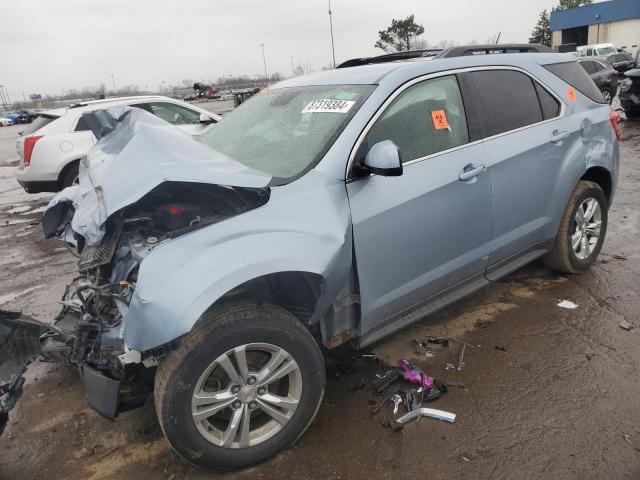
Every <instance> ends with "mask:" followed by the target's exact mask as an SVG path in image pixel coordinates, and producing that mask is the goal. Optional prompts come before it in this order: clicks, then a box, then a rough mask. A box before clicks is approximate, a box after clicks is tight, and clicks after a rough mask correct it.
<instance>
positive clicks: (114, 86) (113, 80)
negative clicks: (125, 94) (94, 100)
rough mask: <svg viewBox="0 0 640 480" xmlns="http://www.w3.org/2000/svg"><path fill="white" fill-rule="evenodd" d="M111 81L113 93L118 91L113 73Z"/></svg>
mask: <svg viewBox="0 0 640 480" xmlns="http://www.w3.org/2000/svg"><path fill="white" fill-rule="evenodd" d="M111 83H113V93H116V81H115V78H114V75H113V73H112V74H111Z"/></svg>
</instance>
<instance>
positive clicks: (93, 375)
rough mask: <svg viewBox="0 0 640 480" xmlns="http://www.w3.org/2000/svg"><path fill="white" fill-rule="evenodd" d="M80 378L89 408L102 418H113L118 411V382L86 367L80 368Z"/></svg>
mask: <svg viewBox="0 0 640 480" xmlns="http://www.w3.org/2000/svg"><path fill="white" fill-rule="evenodd" d="M80 376H81V377H82V381H83V382H84V387H85V390H86V392H87V402H89V406H90V407H91V408H93V409H94V410H95V411H96V412H98V413H99V414H100V415H102V416H103V417H107V418H115V416H116V415H117V414H118V411H119V410H120V409H119V406H120V382H119V381H118V380H113V379H111V378H109V377H107V376H106V375H105V374H103V373H102V372H100V371H99V370H96V369H94V368H91V367H90V366H88V365H82V366H81V367H80Z"/></svg>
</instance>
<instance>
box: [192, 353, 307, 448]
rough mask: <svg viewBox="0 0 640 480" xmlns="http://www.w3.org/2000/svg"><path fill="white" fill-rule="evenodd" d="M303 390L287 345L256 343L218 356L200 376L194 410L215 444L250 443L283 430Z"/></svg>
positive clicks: (200, 426)
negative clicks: (285, 346) (284, 346)
mask: <svg viewBox="0 0 640 480" xmlns="http://www.w3.org/2000/svg"><path fill="white" fill-rule="evenodd" d="M301 395H302V373H301V371H300V367H299V366H298V364H297V363H296V361H295V360H294V358H293V357H292V356H291V355H290V354H289V353H288V352H287V351H286V350H284V349H282V348H280V347H278V346H276V345H272V344H268V343H250V344H246V345H241V346H239V347H236V348H234V349H231V350H229V351H227V352H225V353H224V354H222V355H220V356H219V357H218V358H216V359H215V360H214V361H213V362H212V363H211V364H210V365H209V366H208V367H207V368H206V369H205V371H204V372H203V374H202V375H201V376H200V378H199V379H198V382H197V383H196V386H195V388H194V391H193V395H192V401H191V413H192V418H193V421H194V423H195V425H196V428H197V429H198V431H199V432H200V434H201V435H202V436H203V437H204V438H205V439H206V440H207V441H209V442H211V443H213V444H214V445H217V446H220V447H226V448H246V447H251V446H255V445H258V444H260V443H263V442H265V441H266V440H268V439H269V438H271V437H273V436H274V435H275V434H277V433H278V432H279V431H281V430H282V429H283V428H284V426H285V425H287V423H288V422H289V421H290V420H291V418H292V417H293V414H294V413H295V411H296V408H297V407H298V404H299V403H300V398H301Z"/></svg>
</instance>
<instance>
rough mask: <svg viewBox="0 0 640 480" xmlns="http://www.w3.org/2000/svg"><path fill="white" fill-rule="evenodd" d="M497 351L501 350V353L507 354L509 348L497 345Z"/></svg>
mask: <svg viewBox="0 0 640 480" xmlns="http://www.w3.org/2000/svg"><path fill="white" fill-rule="evenodd" d="M496 350H499V351H500V352H506V351H507V347H503V346H500V345H496Z"/></svg>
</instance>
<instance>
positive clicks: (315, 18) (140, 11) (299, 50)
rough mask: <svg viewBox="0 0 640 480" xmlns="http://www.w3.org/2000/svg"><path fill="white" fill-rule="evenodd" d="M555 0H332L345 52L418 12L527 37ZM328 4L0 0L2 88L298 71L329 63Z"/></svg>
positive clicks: (445, 31) (435, 31) (430, 36)
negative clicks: (293, 66)
mask: <svg viewBox="0 0 640 480" xmlns="http://www.w3.org/2000/svg"><path fill="white" fill-rule="evenodd" d="M555 3H556V2H555V1H553V0H482V1H480V0H447V1H434V0H391V1H387V0H384V1H377V0H375V1H374V0H332V2H331V6H332V10H333V28H334V36H335V48H336V60H337V62H340V61H342V60H346V59H348V58H352V57H361V56H369V55H375V54H379V53H382V52H381V51H380V50H376V49H375V48H373V45H374V43H375V42H376V39H377V32H378V30H383V29H385V28H386V27H388V26H389V24H390V23H391V19H392V18H404V17H406V16H407V15H410V14H412V13H413V14H415V17H416V21H417V22H418V23H420V24H422V25H423V26H424V27H425V30H426V32H425V38H426V39H427V41H428V42H429V43H430V44H434V43H437V42H438V41H440V40H454V41H456V42H458V43H465V42H468V41H470V40H472V39H475V40H476V41H478V42H480V43H482V42H485V41H486V40H487V39H488V38H489V37H491V36H494V35H497V34H498V32H502V36H501V41H507V42H508V41H511V42H526V41H527V40H528V38H529V33H530V32H531V29H532V28H533V26H534V25H535V23H536V21H537V19H538V14H539V13H540V11H542V10H543V9H545V8H547V9H550V7H551V6H553V5H554V4H555ZM327 10H328V8H327V0H270V1H267V0H235V1H226V2H223V1H216V0H171V1H165V0H135V1H132V0H100V1H98V0H92V1H87V0H10V1H2V3H1V4H0V84H4V85H5V87H6V88H7V90H8V92H9V95H10V96H11V98H12V99H15V100H19V99H20V98H21V97H22V94H23V92H24V94H25V95H27V96H28V95H29V94H30V93H42V94H45V93H47V94H58V93H61V91H62V89H65V90H68V89H70V88H82V87H85V86H98V85H100V84H101V83H105V84H106V85H107V88H109V89H110V88H111V86H112V80H111V76H110V75H111V74H114V78H115V82H116V86H117V87H120V86H123V85H131V84H134V85H138V86H140V87H141V88H145V87H146V86H148V87H149V88H151V89H157V88H158V85H159V84H160V83H161V82H162V81H163V80H164V81H166V82H167V83H169V84H173V83H177V82H180V81H181V80H182V79H187V78H190V79H195V80H203V79H204V80H206V79H216V78H218V77H219V76H221V75H241V74H248V75H254V74H260V73H262V72H263V65H262V54H261V51H260V43H264V44H265V52H266V58H267V68H268V71H269V72H270V73H271V72H281V73H282V74H284V75H290V73H291V57H292V56H293V59H294V63H295V64H298V63H302V64H306V63H309V64H310V66H311V68H312V69H315V70H319V69H320V68H321V67H322V66H323V65H328V64H329V63H331V43H330V36H329V17H328V15H327Z"/></svg>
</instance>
